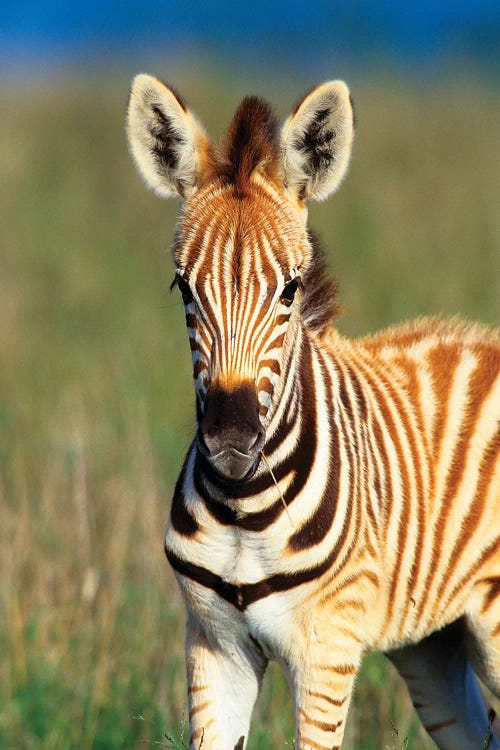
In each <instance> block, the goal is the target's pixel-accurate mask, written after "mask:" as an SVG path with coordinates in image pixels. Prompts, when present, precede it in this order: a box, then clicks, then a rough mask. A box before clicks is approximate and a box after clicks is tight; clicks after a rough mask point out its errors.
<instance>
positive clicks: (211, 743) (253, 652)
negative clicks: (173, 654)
mask: <svg viewBox="0 0 500 750" xmlns="http://www.w3.org/2000/svg"><path fill="white" fill-rule="evenodd" d="M266 664H267V662H266V659H265V658H264V656H263V655H262V652H261V651H260V649H258V648H257V646H254V644H252V642H249V643H245V644H236V645H235V644H234V642H231V641H230V639H228V643H227V646H224V647H222V645H221V644H214V643H211V642H210V641H209V639H208V638H207V636H206V635H205V633H204V631H203V629H202V628H201V626H200V625H199V623H198V622H197V621H196V620H195V619H194V618H193V617H191V618H189V620H188V624H187V631H186V665H187V682H188V697H189V729H190V736H189V748H190V750H244V748H245V747H246V743H247V738H248V729H249V726H250V718H251V715H252V710H253V707H254V704H255V700H256V698H257V695H258V692H259V688H260V683H261V681H262V677H263V675H264V671H265V668H266Z"/></svg>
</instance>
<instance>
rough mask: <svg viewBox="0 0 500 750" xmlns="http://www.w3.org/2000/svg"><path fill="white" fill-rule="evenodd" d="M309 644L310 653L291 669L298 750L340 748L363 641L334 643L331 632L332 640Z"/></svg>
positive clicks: (331, 749)
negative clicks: (324, 642)
mask: <svg viewBox="0 0 500 750" xmlns="http://www.w3.org/2000/svg"><path fill="white" fill-rule="evenodd" d="M333 632H335V631H333ZM314 636H315V637H317V633H316V632H315V633H314ZM309 645H310V649H309V651H308V654H307V657H306V658H305V659H304V660H303V662H302V664H300V665H299V666H298V667H297V668H296V669H295V670H294V671H292V685H293V691H294V698H295V714H296V723H297V750H340V747H341V745H342V738H343V736H344V731H345V723H346V718H347V711H348V709H349V703H350V700H351V694H352V688H353V685H354V679H355V676H356V673H357V671H358V668H359V664H360V662H361V649H360V643H359V641H355V642H354V641H353V642H347V641H343V642H341V645H340V646H339V645H338V644H335V643H334V644H332V643H331V634H330V644H328V643H326V644H321V643H318V642H316V643H314V642H313V643H310V644H309ZM315 646H319V648H315Z"/></svg>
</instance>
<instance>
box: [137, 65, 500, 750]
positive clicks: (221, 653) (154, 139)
mask: <svg viewBox="0 0 500 750" xmlns="http://www.w3.org/2000/svg"><path fill="white" fill-rule="evenodd" d="M354 127H355V122H354V109H353V103H352V99H351V95H350V93H349V89H348V87H347V86H346V84H345V83H344V82H342V81H329V82H326V83H323V84H321V85H319V86H317V87H316V88H314V89H312V90H311V91H309V92H308V93H307V94H306V95H305V96H304V97H303V98H302V99H301V100H300V101H299V102H298V103H297V105H296V106H295V108H294V109H293V111H292V113H291V115H290V116H289V117H288V119H287V120H286V121H285V122H284V124H283V125H282V127H281V128H280V127H279V125H278V121H277V118H276V116H275V114H274V112H273V110H272V109H271V107H270V105H269V104H268V103H267V102H265V101H264V100H262V99H261V98H259V97H254V96H250V97H246V98H244V99H243V100H242V102H241V104H240V105H239V107H238V109H237V111H236V113H235V115H234V117H233V120H232V122H231V124H230V126H229V128H228V130H227V132H226V134H225V136H224V137H223V139H222V141H221V143H220V145H218V146H215V145H214V144H213V143H212V141H211V140H210V139H209V138H208V136H207V135H206V132H205V130H204V129H203V127H202V125H201V124H200V123H199V121H198V120H197V118H196V117H195V116H194V115H193V113H192V112H191V111H190V110H189V109H188V107H187V106H186V104H185V102H184V100H183V99H182V98H181V96H180V95H179V94H178V93H177V92H176V91H175V90H174V89H173V88H171V87H169V86H167V85H166V84H164V83H163V82H162V81H161V80H159V79H157V78H154V77H152V76H149V75H145V74H141V75H138V76H137V77H136V78H135V79H134V81H133V84H132V89H131V94H130V101H129V107H128V115H127V129H128V139H129V146H130V150H131V154H132V156H133V159H134V160H135V162H136V165H137V167H138V170H139V172H140V174H141V175H142V177H143V178H144V180H145V182H146V184H147V186H149V187H150V188H152V189H153V190H154V191H155V192H156V193H157V195H159V196H161V197H173V196H177V197H180V198H181V199H182V208H181V212H180V217H179V222H178V226H177V230H176V233H175V239H174V244H173V250H172V253H173V259H174V262H175V277H174V280H173V282H172V286H173V287H178V289H179V292H180V294H181V296H182V299H183V302H184V306H185V316H186V325H187V331H188V336H189V342H190V347H191V352H192V360H193V373H194V385H195V392H196V417H197V427H196V435H195V437H194V439H193V442H192V444H191V446H190V448H189V450H188V453H187V455H186V458H185V461H184V464H183V467H182V470H181V473H180V476H179V478H178V480H177V483H176V486H175V491H174V496H173V500H172V506H171V513H170V521H169V525H168V529H167V533H166V539H165V551H166V555H167V558H168V560H169V562H170V564H171V566H172V568H173V570H174V572H175V574H176V577H177V580H178V583H179V586H180V589H181V591H182V594H183V598H184V601H185V605H186V611H187V627H186V668H187V680H188V698H189V717H190V740H189V742H190V748H192V749H193V750H194V748H200V747H201V746H203V748H211V749H213V750H233V749H234V750H243V748H244V747H245V746H246V743H247V740H248V731H249V723H250V718H251V714H252V710H253V706H254V703H255V700H256V697H257V695H258V692H259V688H260V685H261V682H262V679H263V675H264V672H265V669H266V666H267V664H268V662H269V661H270V660H274V661H277V662H278V663H279V664H280V665H281V667H282V668H283V670H284V672H285V674H286V675H287V678H288V680H289V683H290V686H291V690H292V693H293V697H294V704H295V718H296V747H297V748H299V749H300V750H306V749H307V750H323V749H324V750H326V749H327V748H328V749H329V750H332V748H333V750H339V748H340V747H341V745H342V739H343V735H344V728H345V721H346V716H347V712H348V707H349V702H350V698H351V693H352V688H353V683H354V681H355V677H356V674H357V672H358V669H359V666H360V663H361V660H362V657H363V654H364V653H365V652H367V651H371V650H378V651H383V652H385V653H386V654H387V655H388V656H389V658H390V659H391V660H392V661H393V663H394V664H395V665H396V667H397V669H398V670H399V672H400V674H401V675H402V677H403V679H405V680H406V683H407V685H408V689H409V692H410V696H411V698H412V701H413V705H414V707H415V709H416V710H417V712H418V714H419V716H420V719H421V721H422V723H423V725H424V727H425V728H426V730H427V732H428V734H429V735H430V736H431V737H432V738H433V740H434V741H435V743H436V745H437V746H438V747H439V748H441V750H474V749H475V748H477V750H481V748H486V747H487V748H489V749H490V750H491V749H492V748H497V749H498V748H500V738H499V735H498V734H495V731H496V730H495V723H496V722H495V721H494V712H493V710H492V709H489V707H488V705H487V703H486V702H485V700H484V699H483V697H482V694H481V692H480V689H479V687H478V683H477V681H476V676H475V675H476V674H477V675H478V676H480V678H481V679H482V680H483V681H484V682H485V684H486V685H487V686H488V687H489V688H490V689H491V690H492V691H493V693H494V694H496V695H497V696H499V695H500V545H499V543H500V525H499V517H500V514H499V511H500V456H499V453H500V450H499V449H500V429H499V425H500V377H499V370H500V333H499V332H498V331H495V330H493V329H488V328H486V327H484V326H481V325H479V324H471V323H466V322H464V321H462V320H461V319H458V318H454V319H451V320H446V319H441V318H422V319H418V320H416V321H413V322H409V323H406V324H403V325H399V326H396V327H394V328H390V329H388V330H385V331H383V332H381V333H379V334H376V335H373V336H370V337H365V338H362V339H356V340H350V339H347V338H345V337H343V336H342V335H341V334H340V333H339V332H338V331H337V330H336V328H335V326H334V322H333V321H334V316H335V312H336V309H337V302H336V299H337V296H336V287H335V284H334V282H333V281H332V280H331V279H330V278H329V276H328V274H327V270H326V262H325V258H324V255H323V253H322V250H321V248H320V245H319V243H318V241H317V239H316V238H315V237H314V235H313V234H312V233H311V232H310V231H309V230H308V228H307V226H306V220H307V205H308V202H309V201H310V200H323V199H325V198H327V197H328V196H329V195H330V194H332V193H333V192H334V191H335V190H336V189H337V188H338V187H339V185H340V183H341V182H342V179H343V178H344V176H345V174H346V172H347V168H348V165H349V161H350V155H351V148H352V143H353V138H354Z"/></svg>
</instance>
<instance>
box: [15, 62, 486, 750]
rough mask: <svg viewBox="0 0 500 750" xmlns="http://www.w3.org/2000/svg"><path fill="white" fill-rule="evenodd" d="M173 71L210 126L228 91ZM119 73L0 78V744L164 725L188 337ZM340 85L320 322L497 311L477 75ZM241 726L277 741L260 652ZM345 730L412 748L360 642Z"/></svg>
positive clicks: (140, 743) (161, 736) (170, 677)
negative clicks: (250, 707) (69, 79)
mask: <svg viewBox="0 0 500 750" xmlns="http://www.w3.org/2000/svg"><path fill="white" fill-rule="evenodd" d="M160 73H161V71H160ZM176 82H177V84H178V86H179V88H180V89H181V91H182V92H183V93H184V94H185V95H186V96H187V97H188V100H190V101H191V102H192V104H193V106H194V108H195V109H196V110H197V111H198V112H199V114H200V115H201V116H202V118H203V119H204V121H205V122H206V123H207V125H208V126H211V129H212V132H214V133H220V130H221V126H222V125H223V124H224V123H225V122H227V119H228V118H229V117H230V114H231V112H232V110H233V109H234V106H235V105H236V103H237V100H238V97H239V96H240V95H243V94H244V93H249V92H248V91H246V90H243V89H241V88H239V87H237V86H236V84H235V83H234V81H233V82H231V81H226V82H225V81H224V80H222V79H218V78H217V77H213V78H210V80H209V84H210V85H209V87H208V88H203V89H202V88H201V86H200V85H199V84H198V83H196V82H195V79H194V77H193V76H191V77H190V78H189V77H188V76H186V77H185V79H181V80H179V79H177V81H176ZM127 86H128V81H124V80H121V81H120V80H117V81H115V82H114V84H113V85H112V83H111V82H109V81H108V82H105V83H99V84H98V85H97V83H96V82H95V81H94V82H92V81H90V80H89V81H88V82H86V83H82V82H79V83H74V82H73V83H72V84H71V85H70V84H69V83H65V82H63V81H61V82H60V83H58V84H53V85H51V86H50V87H49V86H48V85H47V86H45V87H44V86H43V85H40V86H38V87H33V88H24V89H23V91H22V92H16V91H14V89H13V88H12V87H10V88H9V87H7V86H4V87H3V88H2V90H1V98H2V103H3V106H2V117H1V119H0V173H1V174H2V177H3V179H2V181H1V182H0V212H1V214H2V215H1V220H0V247H1V254H2V271H1V275H0V321H1V323H0V360H1V367H0V516H1V517H0V654H1V657H0V747H1V748H6V749H9V750H17V749H21V748H22V749H25V748H26V749H28V748H29V749H30V750H31V749H33V750H73V749H74V750H105V749H106V750H112V749H114V748H136V747H146V748H147V747H152V748H153V747H158V748H169V747H174V746H175V747H180V746H182V744H179V743H181V740H182V733H183V722H184V716H185V711H186V700H185V680H184V667H183V653H182V652H183V612H182V606H181V602H180V597H179V594H178V591H177V588H176V585H175V582H174V579H173V576H172V574H171V572H170V570H169V569H168V566H167V564H166V561H165V560H164V556H163V551H162V537H163V533H164V528H165V524H166V519H167V515H168V508H169V501H170V496H171V491H172V486H173V482H174V480H175V477H176V474H177V472H178V470H179V467H180V463H181V459H182V455H183V453H184V451H185V449H186V447H187V445H188V443H189V441H190V437H191V434H192V430H193V422H194V414H193V395H192V389H191V383H190V380H191V373H190V357H189V346H188V342H187V338H186V335H185V332H184V321H183V312H182V309H181V305H180V303H179V297H178V295H172V296H171V295H169V293H168V284H169V282H170V279H171V275H172V267H171V263H170V259H169V257H168V248H169V244H170V241H171V237H172V231H173V227H174V222H175V215H176V210H177V207H176V205H175V202H172V203H169V202H162V201H160V200H158V199H156V198H155V197H154V196H153V195H152V194H151V193H149V192H147V191H146V190H145V189H144V187H143V185H142V184H141V182H140V180H139V178H138V177H137V176H136V174H135V171H134V168H133V166H132V163H131V160H130V158H129V157H128V154H127V150H126V145H125V137H124V127H123V116H124V108H125V101H126V96H127ZM237 89H238V90H237ZM260 93H264V94H266V95H268V96H269V97H273V98H274V101H276V102H277V104H278V105H279V108H280V111H281V113H282V114H283V115H285V114H286V113H287V108H288V107H290V106H291V104H292V103H293V100H294V98H295V97H296V96H297V95H298V94H299V93H300V92H299V91H295V90H291V88H290V83H287V84H286V85H279V82H273V83H270V82H267V84H266V87H261V90H260ZM354 95H355V100H356V103H357V114H358V122H359V127H358V135H357V142H356V146H355V151H354V160H353V165H352V170H351V174H350V175H349V177H348V178H347V180H346V182H345V183H344V185H343V188H342V190H341V191H340V192H339V194H338V195H337V196H334V198H333V199H331V200H330V201H329V202H328V203H326V204H324V205H321V206H317V207H312V208H311V212H310V213H311V225H312V226H314V227H315V228H317V229H318V230H319V231H320V233H321V235H322V237H323V240H324V243H325V245H326V246H327V248H328V250H329V258H330V263H331V268H332V272H333V273H334V275H335V276H337V278H339V280H340V285H341V289H342V301H343V303H344V305H345V309H346V311H345V314H344V315H343V317H342V318H341V319H340V320H339V327H340V328H341V329H342V330H343V331H345V332H347V333H349V334H361V333H365V332H368V331H372V330H375V329H377V328H379V327H380V326H383V325H387V324H389V323H393V322H396V321H399V320H401V319H403V318H406V317H411V316H415V315H419V314H428V313H437V312H443V313H447V314H448V313H458V312H460V313H462V314H463V315H465V316H467V317H471V318H477V319H480V320H483V321H485V322H487V323H498V320H499V317H500V316H499V313H500V249H499V248H500V212H499V205H500V187H499V178H498V175H499V174H500V163H499V162H500V150H499V149H498V143H499V142H500V117H499V98H498V94H495V93H493V92H492V91H490V90H487V89H484V88H481V87H478V86H477V85H474V84H473V83H471V82H469V83H467V82H463V81H460V82H458V81H455V82H454V81H449V82H448V83H446V84H442V85H440V86H438V87H437V89H436V88H434V89H433V90H432V92H431V91H430V90H424V89H417V88H411V87H410V88H408V87H405V86H403V85H402V84H401V83H395V82H391V81H387V80H372V81H367V82H365V83H363V84H360V85H359V86H358V87H356V90H355V91H354ZM254 724H255V729H254V734H253V737H252V740H251V742H250V748H251V750H257V748H259V750H275V749H276V748H281V747H283V748H285V747H292V740H291V737H292V733H293V722H292V711H291V706H290V701H289V696H288V692H287V690H286V688H285V684H284V681H283V678H282V677H281V675H280V674H279V672H278V670H277V669H274V668H271V670H270V675H269V678H268V679H267V681H266V684H265V688H264V691H263V696H262V699H261V701H260V702H259V706H258V709H257V712H256V720H255V723H254ZM184 734H186V732H184ZM348 737H349V738H348V742H347V747H348V748H350V749H351V750H382V749H384V750H385V749H386V748H388V749H389V750H402V748H408V750H425V748H430V747H431V745H430V743H427V741H426V740H425V738H424V736H423V733H422V730H421V729H420V728H419V727H418V725H417V724H416V722H415V720H414V717H413V713H412V711H411V708H410V706H409V702H408V699H407V697H406V693H405V690H404V688H403V686H402V685H401V683H400V682H399V680H398V678H397V677H396V676H395V674H394V673H393V671H392V670H391V669H390V668H389V666H387V665H386V664H385V661H384V660H383V658H382V657H378V656H372V657H370V658H368V659H367V660H366V664H365V666H364V669H363V673H362V676H361V678H360V679H359V682H358V686H357V692H356V697H355V702H354V707H353V710H352V711H351V715H350V726H349V735H348ZM169 738H171V739H169ZM184 739H185V737H184ZM174 742H175V743H177V744H176V745H174ZM478 750H480V748H478Z"/></svg>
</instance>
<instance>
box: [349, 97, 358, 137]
mask: <svg viewBox="0 0 500 750" xmlns="http://www.w3.org/2000/svg"><path fill="white" fill-rule="evenodd" d="M349 102H350V105H351V109H352V126H353V128H355V127H356V126H357V124H358V118H357V114H356V108H355V106H354V99H353V98H352V94H351V93H349Z"/></svg>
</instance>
